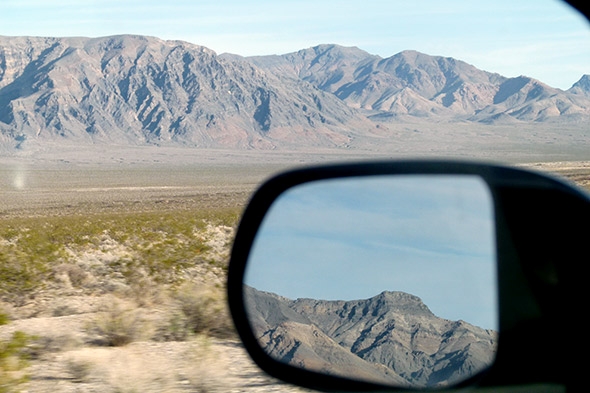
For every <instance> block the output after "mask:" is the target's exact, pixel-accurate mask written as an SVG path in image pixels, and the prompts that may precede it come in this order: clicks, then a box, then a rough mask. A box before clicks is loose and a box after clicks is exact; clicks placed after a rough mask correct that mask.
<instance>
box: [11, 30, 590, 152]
mask: <svg viewBox="0 0 590 393" xmlns="http://www.w3.org/2000/svg"><path fill="white" fill-rule="evenodd" d="M588 85H589V84H588V76H584V77H583V78H582V79H581V80H580V81H579V82H578V83H576V84H575V85H574V86H573V87H572V88H571V89H570V90H568V91H562V90H559V89H554V88H552V87H549V86H547V85H545V84H543V83H541V82H539V81H536V80H534V79H532V78H528V77H525V76H521V77H517V78H506V77H503V76H501V75H498V74H494V73H490V72H486V71H482V70H478V69H477V68H475V67H473V66H471V65H469V64H467V63H464V62H462V61H459V60H455V59H453V58H448V57H440V56H429V55H426V54H423V53H419V52H415V51H404V52H401V53H398V54H396V55H394V56H391V57H389V58H387V59H383V58H381V57H379V56H374V55H370V54H368V53H367V52H364V51H362V50H360V49H357V48H346V47H341V46H337V45H320V46H317V47H314V48H309V49H304V50H301V51H299V52H296V53H290V54H286V55H282V56H263V57H251V58H242V57H239V56H235V55H221V56H218V55H217V54H215V52H213V51H212V50H209V49H207V48H205V47H202V46H198V45H193V44H190V43H187V42H181V41H164V40H160V39H157V38H153V37H145V36H131V35H121V36H112V37H102V38H40V37H0V147H1V148H3V149H4V150H10V149H14V148H24V147H27V146H34V145H37V146H39V145H41V146H42V145H43V144H44V143H46V142H47V141H57V142H64V143H68V144H73V145H89V144H117V145H123V146H125V145H129V146H137V145H140V146H141V145H175V146H178V145H180V146H191V147H222V148H239V149H275V148H287V149H296V148H313V147H318V148H334V147H336V148H340V147H344V148H348V147H350V145H351V142H354V145H355V146H369V147H370V146H373V147H374V146H375V143H376V142H375V140H374V139H371V138H374V137H375V136H378V137H380V136H382V135H383V132H385V131H384V129H386V128H387V127H381V128H380V126H382V125H383V123H389V122H399V121H405V120H410V121H416V120H427V121H435V122H439V121H443V122H451V123H452V122H456V121H460V122H463V123H465V122H467V123H468V122H478V123H480V124H496V123H500V124H505V123H508V124H511V123H513V122H516V123H518V122H523V121H524V122H550V121H557V120H558V121H559V122H560V124H562V123H563V122H566V123H572V124H575V123H576V122H580V121H582V120H588V118H589V117H590V93H589V91H590V89H589V87H588ZM381 143H382V142H377V144H381Z"/></svg>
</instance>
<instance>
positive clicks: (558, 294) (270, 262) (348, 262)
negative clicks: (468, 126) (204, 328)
mask: <svg viewBox="0 0 590 393" xmlns="http://www.w3.org/2000/svg"><path fill="white" fill-rule="evenodd" d="M589 206H590V204H589V198H588V196H587V195H586V194H585V193H584V192H583V191H580V190H578V189H576V188H574V187H572V186H570V185H568V184H566V183H563V182H561V181H559V180H556V179H553V178H550V177H547V176H544V175H540V174H536V173H532V172H527V171H523V170H518V169H513V168H507V167H501V166H492V165H483V164H471V163H459V162H447V161H437V162H435V161H426V162H421V161H411V162H382V163H363V164H349V165H335V166H323V167H316V168H308V169H302V170H297V171H292V172H288V173H285V174H282V175H279V176H277V177H275V178H273V179H271V180H269V181H268V182H267V183H265V184H264V185H263V186H262V187H261V188H260V189H259V190H258V191H257V192H256V193H255V194H254V196H253V198H252V200H251V201H250V204H249V205H248V207H247V209H246V211H245V212H244V215H243V218H242V221H241V223H240V226H239V228H238V232H237V234H236V239H235V242H234V246H233V250H232V257H231V261H230V267H229V274H228V297H229V303H230V309H231V313H232V317H233V319H234V322H235V324H236V327H237V330H238V333H239V334H240V337H241V339H242V341H243V342H244V345H245V347H246V349H247V351H248V352H249V353H250V355H251V356H252V358H253V359H254V361H255V362H256V363H257V364H258V365H259V366H260V367H261V368H262V369H263V370H265V371H266V372H268V373H269V374H271V375H273V376H275V377H278V378H280V379H283V380H285V381H287V382H291V383H295V384H298V385H302V386H306V387H310V388H315V389H318V390H325V391H334V390H339V391H361V390H364V391H366V390H391V389H396V388H397V389H440V388H445V387H459V386H465V385H478V386H500V385H514V384H557V385H570V384H571V381H573V380H574V379H575V378H577V377H576V375H578V377H579V378H581V375H583V374H576V373H575V370H574V369H575V367H571V364H570V365H569V367H566V366H564V363H563V362H562V361H560V360H559V359H564V357H565V358H572V359H573V357H575V354H574V353H573V349H572V348H573V347H572V346H571V345H564V343H563V340H564V338H565V337H567V329H566V326H568V325H567V324H564V323H563V321H565V320H570V321H571V320H572V319H575V318H579V317H577V316H576V315H579V314H580V313H578V314H576V315H572V314H571V313H569V312H568V311H566V310H568V307H569V306H571V304H572V302H576V301H577V302H579V303H580V309H581V307H582V304H581V299H582V297H581V296H583V295H582V293H581V292H582V291H581V285H582V283H581V278H580V276H581V275H580V274H579V272H578V271H577V270H580V267H579V262H581V261H582V260H584V259H583V257H582V255H584V254H583V252H584V250H583V248H582V247H583V245H584V241H585V240H587V238H588V230H587V229H585V228H587V227H586V225H587V223H588V222H589V221H588V219H589V218H590V209H589ZM582 228H584V229H582ZM577 296H579V297H577ZM565 304H568V306H567V307H566V306H564V305H565ZM580 320H581V318H580ZM540 343H543V345H540ZM570 356H571V357H570Z"/></svg>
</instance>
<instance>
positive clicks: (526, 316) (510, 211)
mask: <svg viewBox="0 0 590 393" xmlns="http://www.w3.org/2000/svg"><path fill="white" fill-rule="evenodd" d="M408 174H415V175H417V174H425V175H437V174H439V175H444V174H452V175H477V176H480V177H481V178H482V179H483V180H484V181H485V182H486V184H487V185H488V186H489V188H490V191H491V193H492V197H493V199H494V209H495V219H496V241H497V255H498V294H499V303H498V304H499V313H500V315H499V320H500V329H499V330H500V332H499V345H498V352H497V356H496V360H495V362H494V364H493V365H492V366H491V367H490V368H489V369H487V370H485V371H483V372H481V373H479V374H478V375H475V376H474V377H473V378H471V379H469V380H467V381H464V382H463V383H461V384H459V385H456V386H454V387H455V388H456V387H460V386H469V385H479V386H500V385H511V384H533V383H549V384H564V385H571V380H572V378H573V377H572V375H573V374H570V372H568V371H566V370H565V367H561V366H559V365H556V364H554V363H555V362H559V360H558V359H559V358H553V360H552V361H549V360H547V359H552V357H554V356H563V355H565V354H564V350H565V349H564V348H562V346H560V345H558V344H554V345H549V346H548V347H547V346H545V348H544V351H545V356H542V355H540V354H539V352H540V350H535V349H534V348H533V346H534V342H535V341H536V340H538V339H539V337H541V338H542V337H543V336H542V334H545V333H547V332H546V331H547V330H548V327H550V328H551V329H554V328H556V326H555V325H556V321H555V318H559V317H563V315H562V311H563V308H564V307H560V305H559V304H554V303H555V301H556V300H555V299H553V298H548V297H547V296H545V295H544V292H543V291H544V290H546V287H551V288H552V289H551V291H554V292H555V291H556V292H555V293H559V296H558V297H559V298H560V299H561V298H565V297H567V296H572V295H575V294H574V293H570V292H569V291H570V289H568V286H571V285H574V286H575V285H577V284H576V283H577V281H576V277H577V278H578V280H579V281H581V279H579V277H580V274H577V275H576V274H575V272H572V269H569V268H562V269H561V271H565V274H562V275H561V276H559V280H561V281H559V283H558V284H555V283H552V280H553V281H554V279H555V277H553V276H551V277H549V278H547V279H545V278H543V277H541V278H539V277H536V276H535V274H536V273H535V268H536V265H537V261H535V260H534V259H535V258H538V257H539V255H544V254H545V251H546V250H544V252H543V254H539V253H535V252H532V254H531V250H530V248H531V246H532V244H529V242H528V240H529V239H528V237H529V236H528V232H529V229H531V228H529V224H530V225H536V228H535V230H536V231H537V232H538V231H547V230H549V231H550V233H549V234H548V236H549V237H551V236H553V235H554V233H553V232H551V229H555V230H559V231H562V230H563V228H562V226H563V224H564V223H565V224H567V225H569V226H570V230H565V232H567V233H566V234H565V235H563V236H567V237H569V238H571V240H572V242H573V243H575V242H580V241H582V240H583V239H587V238H588V232H587V230H586V232H585V233H581V234H580V233H577V234H576V230H575V229H574V228H575V224H574V223H573V222H572V220H574V216H573V215H575V218H576V219H579V220H581V222H582V223H584V224H588V222H589V221H585V222H584V220H588V219H590V197H589V196H588V194H587V193H586V192H584V191H583V190H581V189H578V188H577V187H575V186H573V185H571V184H569V183H567V182H565V181H562V180H560V179H557V178H554V177H551V176H548V175H544V174H539V173H535V172H531V171H526V170H522V169H516V168H511V167H505V166H499V165H488V164H482V163H472V162H461V161H446V160H429V161H424V160H412V161H382V162H361V163H356V164H334V165H324V166H318V167H310V168H303V169H298V170H293V171H289V172H285V173H282V174H279V175H277V176H275V177H273V178H271V179H270V180H268V181H267V182H265V183H264V184H263V185H262V186H261V187H260V188H259V189H258V191H256V192H255V193H254V195H253V196H252V198H251V200H250V202H249V204H248V206H247V208H246V209H245V211H244V213H243V216H242V219H241V221H240V224H239V227H238V231H237V233H236V237H235V241H234V244H233V248H232V253H231V259H230V265H229V270H228V283H227V290H228V301H229V307H230V312H231V315H232V318H233V320H234V323H235V325H236V329H237V331H238V334H239V336H240V338H241V340H242V342H243V344H244V346H245V348H246V350H247V351H248V353H249V354H250V356H251V357H252V359H253V360H254V361H255V363H256V364H258V366H259V367H260V368H262V369H263V370H264V371H266V372H267V373H268V374H270V375H271V376H273V377H276V378H279V379H281V380H283V381H286V382H289V383H293V384H295V385H299V386H303V387H306V388H312V389H316V390H320V391H326V392H330V391H340V392H344V391H402V390H406V391H407V390H409V389H406V388H395V387H391V386H384V385H380V384H373V383H368V382H362V381H357V380H351V379H347V378H342V377H336V376H331V375H325V374H321V373H318V372H314V371H309V370H304V369H300V368H296V367H293V366H290V365H287V364H285V363H281V362H279V361H276V360H274V359H272V358H271V357H270V356H268V355H267V354H266V353H265V352H264V351H263V350H262V348H261V347H260V346H259V344H258V342H257V340H256V337H255V336H254V334H253V332H252V329H251V328H250V324H249V322H248V318H247V315H246V312H245V306H244V298H243V290H242V285H243V278H244V273H245V268H246V264H247V261H248V256H249V253H250V250H251V246H252V244H253V241H254V238H255V236H256V233H257V231H258V228H259V227H260V224H261V223H262V220H263V218H264V216H265V214H266V212H267V211H268V209H269V208H270V206H271V205H272V203H273V202H274V200H275V199H276V198H277V197H278V196H279V195H280V194H281V193H283V192H284V191H285V190H287V189H289V188H291V187H293V186H296V185H298V184H302V183H306V182H312V181H317V180H322V179H329V178H346V177H358V176H372V175H408ZM531 197H534V199H535V200H534V201H532V200H529V199H530V198H531ZM531 206H532V211H533V212H534V211H536V209H535V206H544V207H545V208H547V207H549V209H548V210H547V211H546V213H545V214H546V215H547V217H545V216H543V214H542V213H540V214H539V217H540V222H536V223H532V222H530V223H524V222H520V220H521V219H526V220H530V219H531V217H530V216H531V214H527V212H526V211H527V207H531ZM523 212H524V213H523ZM529 213H530V212H529ZM523 214H524V215H523ZM533 220H534V218H533ZM578 232H579V231H578ZM523 234H524V237H523ZM563 236H561V237H560V239H565V238H564V237H563ZM523 239H524V240H523ZM572 242H569V243H572ZM569 243H568V244H569ZM583 244H584V243H578V245H579V250H576V249H571V250H569V253H568V255H569V256H570V257H572V256H575V255H576V252H578V251H581V250H582V245H583ZM542 246H547V245H542ZM549 246H550V245H549ZM562 246H563V245H562V244H556V245H553V248H552V250H553V251H550V252H549V253H550V254H552V255H553V254H555V253H556V252H561V251H560V250H561V247H562ZM549 248H551V247H549ZM574 248H575V247H574ZM560 255H561V254H560ZM554 262H555V261H549V262H548V263H549V265H551V266H549V267H548V269H549V270H551V269H553V270H555V266H553V264H554ZM546 268H547V267H546ZM563 276H565V277H566V279H565V282H563V281H564V280H563V279H562V277H563ZM545 281H548V282H549V283H548V282H545ZM553 284H555V285H558V287H559V288H558V289H555V288H556V287H555V285H553ZM551 285H553V286H551ZM564 288H565V289H564ZM573 290H574V292H576V291H579V292H581V289H579V288H578V287H574V288H573ZM554 292H551V293H552V294H553V295H555V293H554ZM566 292H567V294H566ZM576 293H577V292H576ZM579 299H580V302H581V300H582V298H579ZM527 328H529V329H534V331H535V332H537V333H534V334H532V336H533V337H532V338H531V339H530V340H529V339H527V338H528V337H529V336H531V334H529V332H527V330H526V329H527ZM554 333H555V332H554ZM523 337H524V342H523ZM550 339H551V337H550V338H549V340H548V339H547V337H545V340H546V341H547V340H548V341H550ZM556 340H557V338H556ZM554 341H555V340H554ZM537 344H538V341H537ZM527 351H528V352H531V353H528V352H527ZM539 356H541V359H539ZM543 360H545V363H551V364H552V367H545V368H547V370H545V369H539V367H544V366H543V365H542V364H541V363H542V361H543ZM523 361H525V362H531V361H533V362H536V363H539V365H538V366H537V367H536V368H535V364H532V365H529V367H533V368H534V369H535V370H534V371H533V372H523V366H522V363H521V362H523ZM580 367H581V366H580ZM525 368H526V367H525ZM582 375H583V374H582V373H580V374H579V378H581V377H582ZM410 390H411V389H410Z"/></svg>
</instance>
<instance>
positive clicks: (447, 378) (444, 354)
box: [244, 287, 497, 387]
mask: <svg viewBox="0 0 590 393" xmlns="http://www.w3.org/2000/svg"><path fill="white" fill-rule="evenodd" d="M244 291H245V299H246V308H247V310H248V314H249V319H250V321H251V324H252V328H253V330H254V332H255V334H256V335H257V338H258V340H259V342H260V344H261V345H262V347H263V348H264V349H265V351H266V352H267V353H269V354H270V355H271V356H272V357H274V358H276V359H278V360H280V361H283V362H285V363H289V364H292V365H296V366H299V367H303V368H307V369H312V370H316V371H320V372H325V373H330V374H335V375H340V376H346V377H351V378H356V379H363V380H367V381H372V382H380V383H385V384H393V385H402V386H413V387H424V386H444V385H446V384H449V383H453V382H459V381H462V380H465V379H467V378H469V377H471V376H473V375H475V374H476V373H477V372H479V371H481V370H483V369H485V368H486V367H487V366H488V365H490V364H491V363H492V362H493V359H494V357H495V350H496V345H497V340H496V333H495V332H494V331H490V330H485V329H482V328H479V327H476V326H473V325H470V324H469V323H467V322H464V321H449V320H446V319H442V318H439V317H437V316H435V315H434V314H433V313H432V312H431V311H430V310H429V309H428V307H426V305H424V303H422V301H421V300H420V299H419V298H417V297H416V296H413V295H410V294H407V293H403V292H383V293H381V294H379V295H377V296H375V297H373V298H370V299H366V300H354V301H325V300H313V299H297V300H290V299H287V298H284V297H280V296H278V295H275V294H272V293H268V292H262V291H258V290H256V289H254V288H251V287H245V289H244Z"/></svg>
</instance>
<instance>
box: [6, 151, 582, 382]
mask: <svg viewBox="0 0 590 393" xmlns="http://www.w3.org/2000/svg"><path fill="white" fill-rule="evenodd" d="M374 158H388V157H387V156H386V155H385V154H382V155H376V156H368V155H366V154H361V153H354V152H342V151H340V152H337V153H335V152H331V151H319V152H314V153H313V154H312V153H309V154H302V153H301V152H265V153H264V154H262V153H260V152H257V153H255V152H248V151H229V150H228V151H225V150H186V149H164V148H161V149H157V148H152V149H149V148H145V149H139V150H138V149H120V150H117V149H114V148H111V149H106V148H105V149H104V150H102V151H98V152H97V151H94V152H92V154H84V151H72V152H70V154H65V155H64V154H62V155H60V156H59V157H56V156H55V155H52V154H51V153H50V152H48V153H46V154H45V155H44V154H37V155H35V156H34V157H26V156H25V157H5V158H0V227H2V228H3V232H2V233H3V237H0V258H4V262H6V261H8V262H6V263H7V265H8V266H10V262H11V261H12V262H13V264H14V262H15V259H14V258H17V257H18V255H21V256H22V255H23V254H15V252H16V251H15V249H16V248H17V246H18V245H19V244H20V243H19V242H20V241H21V240H23V239H25V240H26V239H28V238H31V236H32V234H33V233H37V232H38V233H39V235H38V236H40V239H41V240H40V242H41V241H44V242H50V243H51V242H55V243H58V244H53V246H55V248H54V249H53V248H52V249H51V250H50V251H46V250H45V249H44V250H45V251H44V250H42V251H40V253H46V259H44V260H43V262H44V263H47V264H48V265H47V266H45V265H43V267H42V269H41V270H39V276H33V279H34V278H35V277H40V278H43V279H44V280H46V282H43V283H41V284H42V285H31V286H30V287H27V288H24V289H23V288H20V287H18V285H17V286H15V287H14V288H16V289H15V290H14V291H12V292H11V291H8V290H7V288H12V287H7V285H9V284H8V283H7V282H5V283H2V285H3V286H4V291H3V292H0V295H2V301H1V302H0V314H2V315H3V316H4V317H5V323H4V324H3V325H1V326H0V340H3V342H4V343H6V342H8V341H9V340H11V337H14V333H15V332H17V331H18V332H24V334H26V337H27V339H26V340H25V341H26V342H25V343H24V344H23V346H22V348H21V349H22V352H20V353H19V354H17V355H14V354H13V357H15V358H16V360H14V361H17V362H18V361H20V360H23V362H22V367H20V366H18V367H17V366H15V367H12V368H10V367H8V366H7V367H5V370H7V371H2V374H0V378H2V380H0V385H2V386H0V391H23V392H24V391H26V392H54V391H60V392H98V391H100V392H139V391H141V392H149V391H167V392H184V391H192V392H279V391H280V392H299V391H304V390H303V389H299V388H296V387H293V386H289V385H285V384H282V383H280V382H279V381H276V380H274V379H272V378H270V377H268V376H266V375H265V374H264V373H263V372H261V371H259V370H258V368H257V367H256V366H255V365H254V364H253V363H252V362H251V361H250V359H249V357H248V355H247V354H246V353H245V351H244V350H243V348H242V346H241V344H240V342H239V339H238V338H237V336H236V334H235V332H233V331H232V325H231V321H230V320H229V316H228V312H227V308H226V306H225V299H224V296H225V292H224V285H225V281H224V280H225V272H226V269H227V263H228V259H229V253H230V247H231V243H232V239H233V235H234V233H235V229H236V226H237V224H238V222H239V217H240V214H241V211H242V209H243V208H244V206H245V204H246V203H247V201H248V198H249V197H250V195H251V193H252V192H253V191H254V190H255V189H256V187H257V186H258V185H260V184H261V182H263V181H264V179H266V178H268V177H269V176H271V175H272V174H273V173H276V172H279V171H281V170H284V169H286V168H290V167H293V166H305V165H312V164H318V163H325V162H337V161H359V160H367V159H374ZM577 158H583V154H580V155H579V156H578V157H576V159H577ZM535 159H537V160H535ZM500 161H502V160H500ZM504 161H507V162H509V163H510V164H514V165H518V166H522V167H526V168H529V169H532V170H537V171H542V172H548V173H552V174H555V175H557V176H562V177H565V178H566V179H568V181H572V182H574V183H577V184H578V185H580V186H582V187H585V188H586V189H590V162H589V161H586V160H584V159H577V160H573V161H568V160H560V159H559V157H558V156H553V157H552V160H543V159H542V156H537V157H527V159H526V160H520V162H519V160H518V157H516V156H514V157H513V156H510V157H508V158H507V159H505V160H504ZM120 220H123V221H120ZM179 221H180V223H179ZM183 221H186V222H187V223H189V224H187V225H188V226H186V227H183V226H182V225H181V224H182V223H183ZM173 224H174V225H173ZM176 224H178V225H176ZM101 225H102V226H101ZM117 225H121V228H119V229H121V230H123V229H124V228H123V227H122V226H125V228H131V229H130V231H132V232H133V233H131V234H126V235H125V234H121V233H119V232H117V231H118V229H117V228H115V227H114V226H117ZM175 225H176V226H175ZM39 228H41V229H39ZM43 228H45V230H46V231H47V232H49V233H44V232H43ZM186 228H189V232H186V231H187V229H186ZM9 229H10V230H9ZM35 231H37V232H35ZM52 231H53V233H54V235H55V236H54V237H53V238H52V237H51V232H52ZM68 231H71V232H72V233H70V234H68ZM80 231H82V232H84V231H87V232H84V233H83V234H81V233H78V232H80ZM174 231H176V232H174ZM74 232H77V234H75V233H74ZM78 235H79V236H78ZM142 236H144V237H142ZM189 237H193V239H189ZM194 239H197V241H196V242H195V243H194V244H193V243H191V242H192V241H194ZM149 242H151V243H153V244H148V243H149ZM27 244H28V243H27ZM154 244H155V245H157V246H158V247H155V246H154ZM193 245H194V246H195V247H196V248H195V250H194V253H193V252H192V251H191V248H190V247H192V246H193ZM43 247H46V245H43ZM166 247H170V249H167V248H166ZM187 247H188V248H187ZM181 251H182V252H181ZM34 253H35V252H34V250H33V251H31V252H30V253H29V254H27V258H28V257H31V255H33V254H34ZM44 255H45V254H44ZM160 255H164V256H165V257H166V258H168V257H169V258H170V261H171V262H170V263H174V261H176V260H178V261H181V262H182V269H176V268H175V267H174V266H171V265H170V264H168V265H166V266H164V265H162V266H160V265H159V263H160V261H158V260H152V259H149V258H152V257H154V258H159V256H160ZM11 258H12V259H11ZM142 258H144V259H145V260H149V261H151V262H150V263H151V265H149V266H148V267H146V266H143V265H142ZM174 258H176V259H174ZM35 266H36V265H35ZM12 268H13V269H17V270H16V271H19V270H18V268H15V267H14V266H13V267H12ZM159 269H161V270H159ZM0 270H1V269H0ZM6 272H9V273H10V270H5V271H4V272H2V271H0V274H6ZM25 273H26V272H25ZM23 274H24V273H23ZM3 279H6V277H3ZM35 284H38V283H35ZM10 285H12V284H10ZM19 291H20V292H19ZM199 318H201V319H199ZM202 318H210V319H212V320H214V321H213V322H207V321H203V320H202ZM120 336H123V337H120ZM118 340H119V341H118ZM21 355H22V359H20V357H21ZM3 389H5V390H3Z"/></svg>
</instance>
